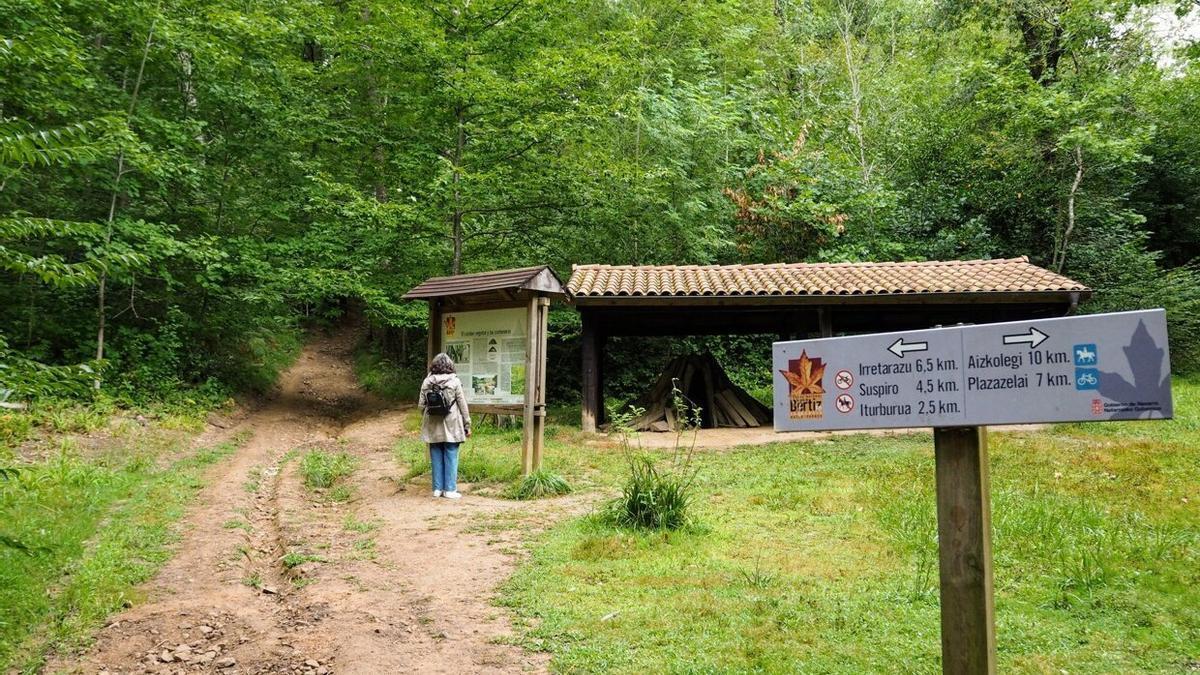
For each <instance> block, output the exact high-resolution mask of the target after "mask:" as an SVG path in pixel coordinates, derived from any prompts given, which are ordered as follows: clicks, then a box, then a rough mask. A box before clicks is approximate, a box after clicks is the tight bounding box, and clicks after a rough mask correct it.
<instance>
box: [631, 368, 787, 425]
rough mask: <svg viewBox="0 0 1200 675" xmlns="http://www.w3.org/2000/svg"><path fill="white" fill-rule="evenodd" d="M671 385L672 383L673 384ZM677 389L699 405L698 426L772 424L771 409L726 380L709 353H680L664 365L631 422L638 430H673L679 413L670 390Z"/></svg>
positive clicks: (680, 413) (685, 417)
mask: <svg viewBox="0 0 1200 675" xmlns="http://www.w3.org/2000/svg"><path fill="white" fill-rule="evenodd" d="M672 385H673V386H672ZM674 388H678V389H679V391H680V392H681V393H682V394H683V395H684V396H685V397H686V399H685V400H684V402H683V407H684V408H688V407H689V403H688V401H690V402H691V404H692V405H695V406H698V407H699V408H700V426H701V427H702V428H705V429H712V428H715V427H760V426H764V425H768V424H770V423H771V409H770V408H768V407H767V406H765V405H763V404H762V403H759V402H758V400H757V399H755V398H754V397H753V396H751V395H750V394H748V393H746V391H745V390H744V389H742V388H740V387H738V386H737V385H735V384H734V383H733V382H731V381H730V380H729V376H728V375H726V374H725V371H724V370H723V369H722V368H721V365H720V364H719V363H717V360H716V359H715V358H713V357H712V355H711V354H693V355H689V356H679V357H676V358H675V359H673V360H672V361H671V362H670V363H668V364H667V367H666V368H665V369H664V370H663V372H662V374H661V375H659V376H658V380H657V381H656V382H655V383H654V386H653V387H651V389H650V391H649V392H648V393H647V394H646V395H645V396H644V397H643V398H642V399H641V400H640V401H639V402H638V406H639V407H641V408H644V409H645V411H646V412H645V413H643V414H642V415H641V416H639V417H637V418H636V419H635V420H634V421H633V428H634V429H636V430H637V431H676V430H678V428H679V423H680V417H681V415H682V416H683V417H684V419H690V418H689V417H688V416H687V411H686V410H677V409H676V407H675V403H674V396H673V395H672V391H673V390H674Z"/></svg>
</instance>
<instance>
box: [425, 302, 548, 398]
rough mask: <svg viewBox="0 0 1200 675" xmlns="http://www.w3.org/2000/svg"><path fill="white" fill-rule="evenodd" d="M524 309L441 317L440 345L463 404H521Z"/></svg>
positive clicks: (522, 395) (523, 394)
mask: <svg viewBox="0 0 1200 675" xmlns="http://www.w3.org/2000/svg"><path fill="white" fill-rule="evenodd" d="M526 322H527V318H526V310H525V308H524V307H516V308H512V309H487V310H479V311H474V312H452V313H447V314H443V315H442V345H443V349H445V351H446V354H448V355H449V356H450V358H451V359H452V360H453V361H454V365H455V369H456V370H457V371H458V377H459V379H461V380H462V383H463V388H464V389H465V390H466V393H467V403H468V404H470V403H501V404H521V403H524V402H525V349H526V344H527V342H528V339H527V335H526V333H527V328H526Z"/></svg>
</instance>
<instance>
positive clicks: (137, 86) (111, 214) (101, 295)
mask: <svg viewBox="0 0 1200 675" xmlns="http://www.w3.org/2000/svg"><path fill="white" fill-rule="evenodd" d="M156 14H157V12H156ZM157 24H158V17H157V16H155V17H154V19H152V20H151V21H150V30H149V31H148V32H147V33H146V45H145V47H143V49H142V61H141V63H140V64H138V73H137V78H136V79H135V80H134V82H133V94H132V95H131V96H130V98H129V112H128V113H127V114H126V116H125V121H126V123H128V122H131V121H133V113H134V111H135V110H137V99H138V92H139V91H140V90H141V87H142V75H143V74H144V73H145V72H146V59H147V57H149V55H150V43H151V42H153V40H154V27H155V26H156V25H157ZM124 175H125V150H124V149H121V150H120V151H119V152H117V171H116V175H115V176H114V178H113V191H112V199H111V200H109V203H108V221H107V224H108V227H107V228H106V229H105V232H104V246H105V248H106V249H107V248H108V245H109V244H110V243H112V235H113V222H114V221H115V220H116V217H117V200H118V199H119V198H120V195H121V177H122V176H124ZM107 291H108V270H107V269H105V270H104V271H102V272H101V273H100V287H99V289H98V292H97V293H96V360H97V361H101V360H103V359H104V338H105V330H106V328H107V325H106V324H107V320H106V317H105V312H107V311H108V308H107V305H106V302H105V295H106V294H107ZM93 384H94V386H95V388H96V389H99V388H100V377H99V376H97V377H96V380H95V382H94V383H93Z"/></svg>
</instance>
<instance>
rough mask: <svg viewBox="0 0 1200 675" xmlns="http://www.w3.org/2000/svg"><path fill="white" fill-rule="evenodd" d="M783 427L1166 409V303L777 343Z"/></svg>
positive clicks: (1084, 417) (927, 423) (1082, 417)
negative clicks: (1146, 307)
mask: <svg viewBox="0 0 1200 675" xmlns="http://www.w3.org/2000/svg"><path fill="white" fill-rule="evenodd" d="M773 370H774V373H775V377H774V380H775V429H776V431H818V430H830V429H871V428H900V427H955V426H978V425H988V424H1023V423H1037V422H1077V421H1104V420H1134V419H1165V418H1169V417H1171V415H1172V406H1171V386H1170V373H1171V362H1170V356H1169V354H1168V349H1167V323H1166V313H1165V312H1164V311H1163V310H1161V309H1153V310H1146V311H1138V312H1118V313H1112V314H1092V315H1087V316H1073V317H1063V318H1058V319H1041V320H1032V321H1016V322H1011V323H995V324H984V325H972V326H953V327H946V328H933V329H929V330H917V331H907V332H902V333H880V334H875V335H861V336H851V337H839V338H823V339H819V340H798V341H791V342H776V343H775V346H774V368H773Z"/></svg>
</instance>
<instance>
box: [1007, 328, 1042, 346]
mask: <svg viewBox="0 0 1200 675" xmlns="http://www.w3.org/2000/svg"><path fill="white" fill-rule="evenodd" d="M1048 337H1050V336H1049V335H1046V334H1045V333H1043V332H1042V331H1040V330H1038V329H1036V328H1033V327H1030V328H1029V332H1028V333H1017V334H1015V335H1005V336H1004V344H1006V345H1020V344H1028V345H1029V348H1030V349H1033V348H1034V347H1036V346H1038V345H1040V344H1042V343H1043V342H1045V341H1046V338H1048Z"/></svg>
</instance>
